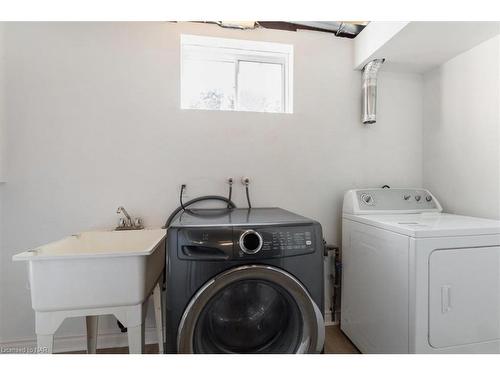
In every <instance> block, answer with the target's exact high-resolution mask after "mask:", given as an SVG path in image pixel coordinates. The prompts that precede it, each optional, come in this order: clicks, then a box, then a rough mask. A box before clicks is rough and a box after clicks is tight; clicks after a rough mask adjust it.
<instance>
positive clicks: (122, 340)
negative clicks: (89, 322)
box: [0, 327, 158, 353]
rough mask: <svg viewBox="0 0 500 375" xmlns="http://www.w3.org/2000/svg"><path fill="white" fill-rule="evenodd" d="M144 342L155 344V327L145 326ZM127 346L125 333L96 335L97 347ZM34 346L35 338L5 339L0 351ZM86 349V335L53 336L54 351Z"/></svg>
mask: <svg viewBox="0 0 500 375" xmlns="http://www.w3.org/2000/svg"><path fill="white" fill-rule="evenodd" d="M144 336H145V337H144V341H145V342H146V344H156V343H157V342H158V339H157V336H156V328H154V327H151V328H146V330H145V333H144ZM124 346H128V339H127V334H126V333H121V332H104V333H99V335H98V336H97V348H98V349H100V348H118V347H124ZM35 348H36V338H32V339H21V340H17V341H6V342H1V343H0V353H33V352H34V350H35ZM78 350H87V336H86V335H79V336H64V337H57V336H56V337H55V338H54V353H64V352H73V351H78Z"/></svg>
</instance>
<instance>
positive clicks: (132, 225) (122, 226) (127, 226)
mask: <svg viewBox="0 0 500 375" xmlns="http://www.w3.org/2000/svg"><path fill="white" fill-rule="evenodd" d="M116 213H117V214H123V215H124V216H125V219H124V218H120V222H119V224H118V226H117V227H116V229H115V230H133V229H144V225H142V219H141V218H136V219H135V220H132V218H131V217H130V215H129V214H128V212H127V210H126V209H125V207H123V206H120V207H118V209H117V210H116Z"/></svg>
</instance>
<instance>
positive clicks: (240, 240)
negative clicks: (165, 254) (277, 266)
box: [177, 224, 323, 261]
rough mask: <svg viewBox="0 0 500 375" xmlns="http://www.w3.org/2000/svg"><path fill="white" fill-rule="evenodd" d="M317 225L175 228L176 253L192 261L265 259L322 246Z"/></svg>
mask: <svg viewBox="0 0 500 375" xmlns="http://www.w3.org/2000/svg"><path fill="white" fill-rule="evenodd" d="M322 244H323V243H322V235H321V227H320V226H319V224H303V225H279V226H275V225H269V226H268V225H262V226H255V227H246V226H245V227H236V226H235V227H194V228H181V229H179V230H178V231H177V249H178V251H177V256H178V257H179V258H180V259H191V260H195V259H196V260H214V261H216V260H229V259H265V258H276V257H286V256H295V255H302V254H308V253H313V252H314V251H315V250H316V249H322Z"/></svg>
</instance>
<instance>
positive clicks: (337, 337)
mask: <svg viewBox="0 0 500 375" xmlns="http://www.w3.org/2000/svg"><path fill="white" fill-rule="evenodd" d="M85 353H86V352H85V351H78V352H67V353H64V354H85ZM97 353H98V354H127V353H128V348H127V347H123V348H106V349H97ZM157 353H158V345H157V344H151V345H146V354H157ZM325 353H326V354H359V351H358V349H356V347H355V346H354V345H353V344H352V342H351V341H349V339H348V338H347V336H346V335H344V334H343V333H342V331H341V330H340V328H339V326H328V327H326V336H325Z"/></svg>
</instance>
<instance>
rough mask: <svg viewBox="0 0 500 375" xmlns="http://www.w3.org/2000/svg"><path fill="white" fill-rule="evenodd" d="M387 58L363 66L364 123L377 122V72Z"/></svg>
mask: <svg viewBox="0 0 500 375" xmlns="http://www.w3.org/2000/svg"><path fill="white" fill-rule="evenodd" d="M384 61H385V59H375V60H372V61H370V62H369V63H368V64H366V65H365V67H364V68H363V80H362V81H363V86H362V94H363V115H362V121H363V124H374V123H376V122H377V73H378V71H379V69H380V67H381V66H382V64H383V63H384Z"/></svg>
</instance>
